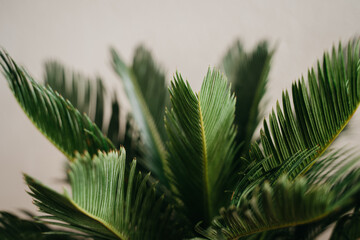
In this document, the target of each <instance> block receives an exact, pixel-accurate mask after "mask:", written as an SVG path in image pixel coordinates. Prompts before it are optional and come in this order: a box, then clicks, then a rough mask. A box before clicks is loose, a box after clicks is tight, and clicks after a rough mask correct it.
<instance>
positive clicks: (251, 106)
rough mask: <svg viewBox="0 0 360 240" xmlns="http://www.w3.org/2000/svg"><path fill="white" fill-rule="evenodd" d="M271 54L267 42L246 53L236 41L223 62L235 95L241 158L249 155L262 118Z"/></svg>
mask: <svg viewBox="0 0 360 240" xmlns="http://www.w3.org/2000/svg"><path fill="white" fill-rule="evenodd" d="M272 55H273V51H269V49H268V44H267V42H260V43H259V44H258V45H257V46H256V47H255V48H254V49H253V51H252V52H249V53H247V52H245V50H244V49H243V46H242V44H241V43H240V41H236V42H235V43H234V44H233V45H232V46H231V48H230V49H229V50H228V52H227V53H226V55H225V57H224V59H223V61H222V66H221V67H222V69H223V70H224V72H225V74H226V76H227V78H228V80H229V83H230V84H231V89H232V91H233V92H234V93H235V96H236V108H235V125H236V126H237V133H236V141H237V144H238V145H240V146H241V147H240V149H239V152H238V155H240V156H241V155H244V154H245V155H247V154H248V149H249V146H250V142H251V138H252V137H253V134H254V132H255V129H256V127H257V126H258V124H259V121H260V119H261V118H262V115H261V111H260V106H259V104H260V101H261V99H262V97H263V96H264V94H265V90H266V84H267V81H268V73H269V71H270V62H271V58H272ZM243 167H244V166H240V168H243Z"/></svg>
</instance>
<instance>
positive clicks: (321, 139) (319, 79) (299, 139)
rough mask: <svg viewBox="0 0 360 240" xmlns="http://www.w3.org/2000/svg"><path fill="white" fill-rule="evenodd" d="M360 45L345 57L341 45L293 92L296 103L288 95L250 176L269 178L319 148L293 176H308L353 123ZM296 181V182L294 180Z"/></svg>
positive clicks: (358, 98)
mask: <svg viewBox="0 0 360 240" xmlns="http://www.w3.org/2000/svg"><path fill="white" fill-rule="evenodd" d="M359 73H360V71H359V44H358V43H356V44H354V43H349V45H348V47H347V53H346V54H344V52H343V48H342V46H341V44H340V45H339V47H338V49H337V50H336V49H335V48H333V51H332V55H331V57H330V55H329V54H328V53H325V54H324V57H323V63H322V65H321V64H320V63H319V62H318V64H317V72H315V70H314V69H311V70H309V72H308V87H307V86H306V84H305V81H304V79H303V78H302V79H301V80H299V81H297V82H295V83H294V84H293V86H292V103H293V106H294V107H292V106H291V101H290V97H289V94H288V92H287V91H285V92H284V93H283V98H282V108H281V107H280V104H279V103H277V105H276V114H275V111H273V112H272V113H271V114H270V116H269V119H268V121H266V120H265V121H264V126H263V129H262V130H261V144H262V148H263V150H261V149H260V147H259V146H258V144H254V145H253V146H252V148H251V150H250V158H251V160H252V162H253V164H252V165H251V166H249V167H248V169H247V170H246V171H245V172H256V173H257V176H259V178H260V177H261V178H267V176H269V175H271V172H272V171H274V170H276V169H278V168H279V167H281V166H282V165H283V164H284V163H286V161H288V159H289V158H291V156H293V155H294V154H296V153H298V152H301V151H304V150H306V149H314V148H318V150H317V152H316V153H315V154H314V155H313V156H308V157H307V158H304V159H303V161H302V162H301V163H300V164H298V165H297V167H296V169H294V171H293V173H292V174H293V176H297V175H298V174H299V173H303V172H305V171H306V170H307V169H309V168H310V166H311V164H312V163H314V161H315V160H316V159H317V157H318V156H320V155H321V154H322V153H323V152H324V151H325V149H326V148H327V147H328V146H329V145H330V144H331V143H332V142H333V140H334V139H335V138H336V137H337V136H338V134H339V133H340V132H341V131H342V129H343V128H344V127H345V126H346V124H347V123H348V122H349V120H350V119H351V117H352V116H353V114H354V112H355V111H356V109H357V108H358V106H359V103H360V82H359V81H360V80H359V78H360V74H359ZM290 177H291V176H290ZM250 178H253V176H252V175H249V174H245V175H244V177H243V178H242V179H241V181H240V184H239V185H238V187H237V189H236V192H235V199H239V198H241V196H242V192H243V190H244V189H245V188H246V187H247V185H248V184H250V182H251V181H253V180H249V179H250Z"/></svg>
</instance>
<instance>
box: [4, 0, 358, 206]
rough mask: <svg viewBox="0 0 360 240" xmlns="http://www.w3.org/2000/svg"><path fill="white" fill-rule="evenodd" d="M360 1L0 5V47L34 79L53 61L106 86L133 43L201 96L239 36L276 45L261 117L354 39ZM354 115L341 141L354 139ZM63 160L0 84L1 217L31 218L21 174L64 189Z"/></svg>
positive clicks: (248, 42) (14, 1)
mask: <svg viewBox="0 0 360 240" xmlns="http://www.w3.org/2000/svg"><path fill="white" fill-rule="evenodd" d="M359 23H360V2H359V1H357V0H352V1H329V0H323V1H288V0H286V1H285V0H284V1H209V0H203V1H184V0H182V1H169V0H168V1H159V0H158V1H126V2H125V1H119V0H116V1H115V0H114V1H104V0H103V1H99V0H83V1H80V0H77V1H73V0H62V1H54V0H43V1H40V0H32V1H18V0H9V1H5V0H0V46H1V47H3V48H5V49H6V50H7V51H8V52H9V53H10V54H11V56H12V57H13V58H14V59H15V60H16V61H17V62H18V63H20V64H22V65H24V66H26V68H27V69H28V71H29V72H30V73H32V75H33V76H34V78H35V79H38V80H39V81H41V80H42V76H43V62H44V61H45V60H47V59H58V60H60V61H62V62H63V63H65V64H66V65H68V66H71V67H72V68H74V69H77V70H79V71H81V72H83V73H85V74H87V75H89V76H95V75H97V74H98V75H101V76H103V77H104V78H106V79H107V80H108V82H109V84H111V83H112V82H116V81H117V79H116V76H115V75H114V74H113V72H112V70H111V67H110V57H109V47H110V46H114V47H116V48H117V49H118V51H119V52H120V53H121V55H122V56H123V57H124V58H125V59H126V60H127V61H128V62H129V61H130V59H131V57H132V52H133V50H134V48H135V46H137V45H138V44H139V43H145V45H146V46H147V47H148V48H150V49H151V51H152V52H153V53H154V56H155V58H156V59H157V60H158V61H159V62H160V63H161V64H162V66H163V68H164V69H166V70H167V74H168V75H167V76H168V81H170V80H171V77H172V74H173V73H174V72H175V71H176V70H178V71H180V72H181V73H182V74H183V76H185V77H186V78H187V79H188V80H189V81H190V83H191V84H192V86H193V87H194V89H196V90H198V89H199V87H200V84H201V81H202V78H203V76H204V75H205V73H206V71H207V68H208V66H215V65H217V64H218V63H219V61H220V58H221V57H222V56H223V55H224V52H225V50H226V49H227V48H228V47H229V45H231V43H233V42H234V40H235V39H236V38H240V39H241V40H242V41H243V43H244V44H245V46H246V48H247V49H251V48H252V47H253V46H254V44H255V43H257V42H258V41H260V40H263V39H267V40H269V42H270V44H271V46H273V47H275V46H276V53H275V56H274V58H273V63H272V69H271V72H270V79H271V81H270V83H269V85H268V89H269V91H268V95H267V99H268V104H267V106H268V107H267V111H269V109H270V108H271V107H272V106H274V103H275V101H276V99H279V98H280V96H281V91H282V90H283V89H285V88H289V87H290V86H291V82H292V81H294V80H296V79H297V78H299V77H300V76H301V74H306V71H307V69H308V67H310V66H313V65H314V64H315V62H316V59H317V58H321V56H322V53H323V51H324V50H328V49H330V47H331V46H332V44H334V43H335V44H337V43H338V41H339V40H342V41H345V42H346V41H347V40H348V39H349V38H351V37H353V36H356V35H359V34H360V24H359ZM354 122H359V117H358V116H356V119H354V120H353V121H352V124H351V125H352V126H351V128H350V129H351V131H348V135H349V136H347V138H344V139H346V140H344V141H345V143H351V144H353V145H355V146H356V144H359V143H358V142H359V140H360V127H359V126H358V125H359V124H356V123H355V124H354ZM64 161H65V160H64V157H63V156H62V154H61V153H60V152H59V151H58V150H57V149H55V147H53V146H52V145H51V144H50V143H49V142H48V141H47V140H46V139H45V137H43V136H42V135H41V134H40V133H39V132H38V131H37V130H36V129H35V127H34V126H33V125H32V124H31V123H30V121H29V120H28V119H27V118H26V116H25V114H24V113H23V112H22V110H21V108H20V107H19V106H18V104H17V103H16V101H15V99H14V97H13V96H12V94H11V92H10V91H9V89H8V87H7V84H6V81H5V79H4V77H3V76H2V75H1V76H0V210H14V211H15V210H17V209H22V208H23V209H30V210H35V208H34V207H33V206H32V204H31V199H30V197H28V195H27V194H26V193H25V189H26V188H25V186H24V184H23V180H22V176H21V173H22V172H26V173H28V174H30V175H33V176H36V177H37V178H38V179H40V180H41V181H43V182H45V183H47V184H49V185H51V186H53V187H55V188H56V189H58V190H61V188H62V183H61V182H60V181H59V179H61V178H62V177H63V176H64V175H63V170H62V169H63V163H64Z"/></svg>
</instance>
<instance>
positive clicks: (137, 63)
mask: <svg viewBox="0 0 360 240" xmlns="http://www.w3.org/2000/svg"><path fill="white" fill-rule="evenodd" d="M132 71H133V73H134V79H136V81H137V82H138V85H139V87H140V91H141V93H142V96H143V97H144V100H145V102H146V105H147V107H148V109H149V112H150V114H151V116H152V118H153V120H154V122H155V125H156V127H157V130H158V132H159V134H160V136H161V139H163V140H164V139H166V133H165V128H164V114H165V107H166V106H168V105H169V92H168V86H167V82H166V79H165V74H164V71H163V70H162V69H161V68H160V67H159V66H158V65H157V64H156V63H155V62H154V60H153V58H152V56H151V53H150V52H149V51H148V50H146V49H145V48H144V47H143V46H139V47H137V48H136V50H135V54H134V59H133V63H132Z"/></svg>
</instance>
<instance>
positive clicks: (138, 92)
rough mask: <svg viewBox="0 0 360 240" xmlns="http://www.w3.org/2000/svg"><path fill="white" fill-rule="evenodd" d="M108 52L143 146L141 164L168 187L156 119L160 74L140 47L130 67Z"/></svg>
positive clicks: (161, 85) (160, 109)
mask: <svg viewBox="0 0 360 240" xmlns="http://www.w3.org/2000/svg"><path fill="white" fill-rule="evenodd" d="M111 53H112V58H113V67H114V70H115V72H116V73H117V74H118V75H119V76H120V78H121V80H122V83H123V85H124V88H125V91H126V94H127V96H128V99H129V102H130V104H131V107H132V113H133V117H134V120H135V122H136V124H137V126H138V127H139V130H140V133H141V137H142V139H143V141H144V145H145V146H146V152H145V153H144V154H145V155H146V156H147V157H146V158H145V159H144V164H145V165H146V166H147V167H148V169H149V170H150V171H152V172H153V173H154V175H156V176H157V177H158V179H159V180H160V182H161V183H162V184H164V185H165V186H168V180H167V178H166V176H165V173H166V172H168V170H167V169H166V166H165V159H166V155H167V153H166V150H165V146H164V143H163V139H162V136H161V133H162V132H163V129H162V128H163V125H161V124H162V121H160V122H159V119H160V118H161V117H159V115H161V113H162V112H163V111H164V108H165V105H164V104H165V99H166V92H164V89H166V84H165V80H164V75H163V73H162V72H161V71H160V70H158V69H157V68H156V66H155V64H154V62H153V60H152V58H151V56H150V54H149V53H148V52H146V51H145V50H144V49H143V48H139V49H138V50H137V52H136V55H135V58H134V65H133V67H132V68H131V67H127V66H126V64H125V63H124V62H123V60H121V58H120V57H119V55H118V54H117V53H116V51H115V50H114V49H112V50H111ZM156 104H159V105H156ZM155 120H157V121H158V122H155Z"/></svg>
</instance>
